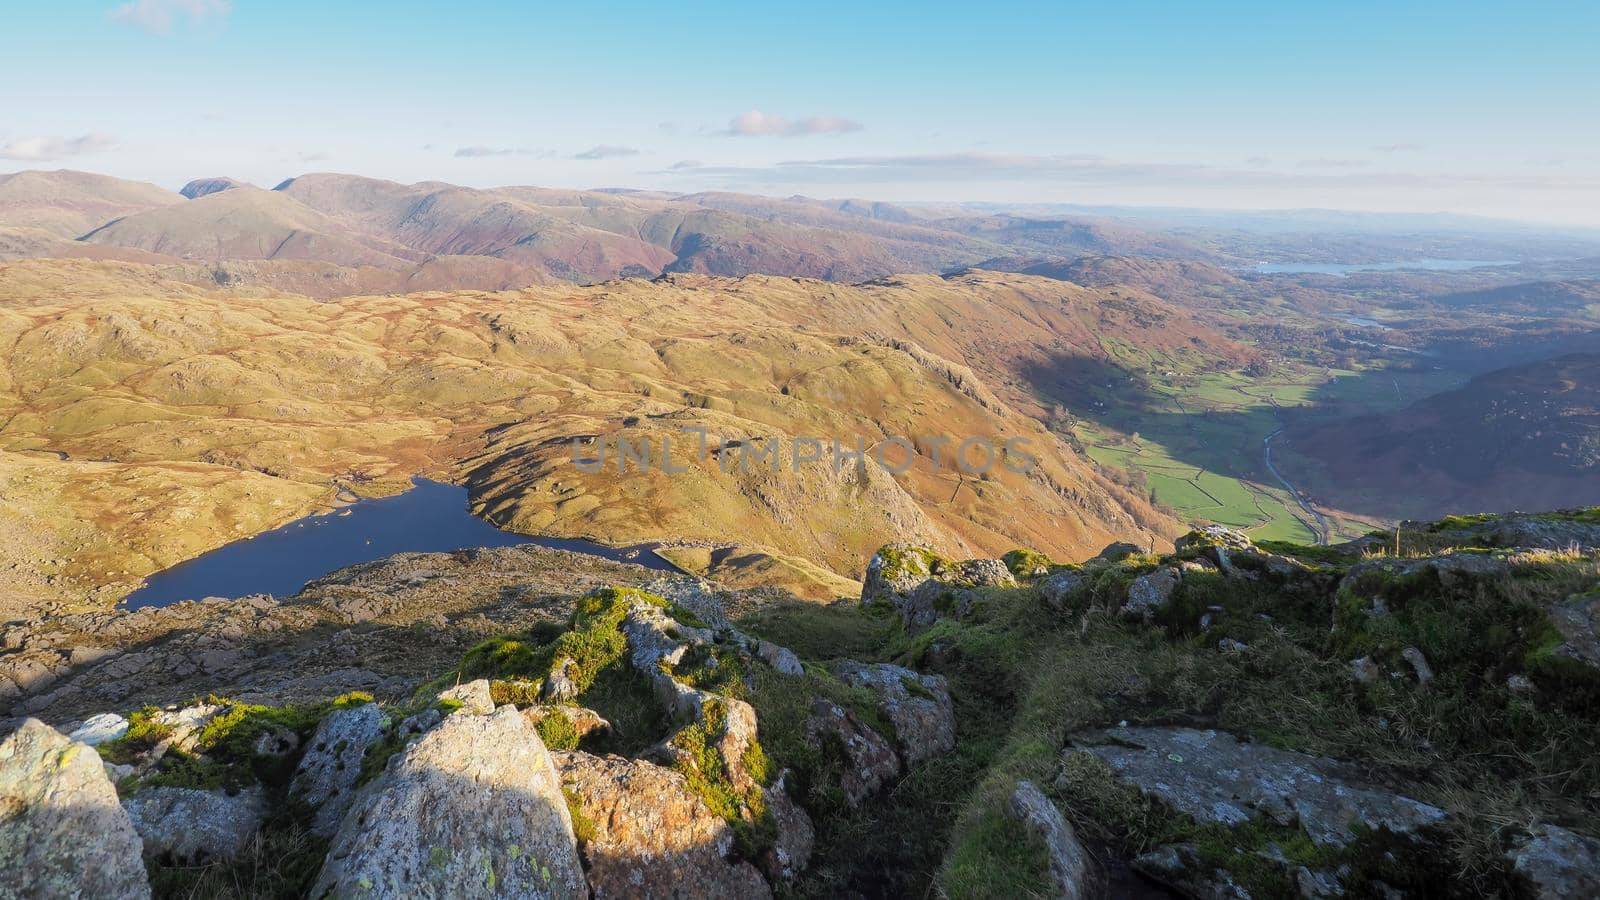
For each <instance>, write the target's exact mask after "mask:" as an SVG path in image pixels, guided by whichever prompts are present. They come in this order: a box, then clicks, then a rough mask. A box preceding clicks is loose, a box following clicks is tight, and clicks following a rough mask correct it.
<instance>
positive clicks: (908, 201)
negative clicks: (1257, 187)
mask: <svg viewBox="0 0 1600 900" xmlns="http://www.w3.org/2000/svg"><path fill="white" fill-rule="evenodd" d="M27 172H45V173H49V172H71V173H80V174H85V175H95V176H100V177H105V178H116V179H120V180H123V181H131V182H142V183H144V184H148V185H152V186H155V187H158V188H161V189H163V190H169V191H171V192H173V193H179V192H181V191H182V190H183V188H184V187H186V186H187V185H189V184H191V183H194V182H197V181H205V180H208V179H224V178H225V179H230V180H233V181H237V182H239V183H241V184H246V185H249V186H250V187H254V188H259V189H261V190H266V191H275V190H277V189H278V188H279V187H281V186H283V185H285V184H286V183H288V182H291V181H293V180H295V179H297V178H304V177H307V176H311V175H333V176H338V177H348V178H364V179H370V180H374V181H387V182H391V183H394V184H401V185H407V186H409V185H416V184H448V185H451V186H454V187H463V188H469V189H472V190H482V191H492V190H496V189H502V188H518V187H531V188H540V189H545V190H569V191H576V192H579V193H612V194H621V193H648V194H663V195H667V196H674V197H681V196H691V195H694V194H701V193H731V194H743V195H747V196H753V197H762V198H766V199H772V200H787V199H791V198H801V199H805V200H812V201H816V202H823V203H826V202H844V201H847V200H858V201H869V202H875V203H890V204H895V205H899V206H908V207H919V206H923V207H926V206H956V207H961V208H965V209H972V210H974V211H977V210H979V209H982V208H984V207H993V208H994V209H995V210H1015V211H1028V210H1032V211H1034V214H1036V215H1041V216H1085V217H1090V218H1095V217H1100V218H1118V217H1121V216H1127V217H1139V216H1144V215H1148V216H1151V217H1157V216H1160V215H1161V214H1163V213H1175V214H1211V215H1217V216H1230V215H1236V216H1250V215H1284V216H1289V215H1302V216H1310V215H1335V216H1362V217H1373V218H1380V219H1406V218H1421V219H1438V220H1442V221H1441V222H1439V223H1437V224H1438V225H1439V226H1440V227H1445V226H1447V225H1448V224H1449V223H1450V220H1455V221H1456V222H1457V223H1459V224H1460V225H1466V224H1468V223H1476V224H1481V225H1482V226H1484V227H1492V226H1495V225H1502V226H1515V227H1518V228H1535V229H1549V230H1551V233H1557V234H1577V235H1583V236H1591V237H1600V219H1597V220H1596V221H1595V222H1593V223H1588V222H1568V221H1551V220H1544V219H1532V218H1522V217H1516V216H1507V215H1489V214H1480V213H1464V212H1453V211H1450V210H1438V209H1436V210H1425V209H1405V210H1398V209H1396V210H1385V209H1364V208H1358V207H1329V206H1216V205H1212V206H1203V205H1196V206H1184V205H1175V204H1166V203H1119V202H1114V201H1113V202H1096V203H1088V202H1074V201H1070V200H1017V201H1007V200H997V199H993V198H985V197H968V198H964V199H930V198H926V197H885V196H878V195H874V194H864V193H856V194H832V195H829V194H818V193H804V192H799V191H790V192H787V193H785V192H779V191H771V192H766V191H761V190H755V189H746V190H735V189H732V188H722V187H713V188H701V189H695V190H683V189H673V188H658V187H643V186H637V185H625V184H601V185H596V186H589V187H576V186H568V185H559V184H548V183H539V182H538V181H535V180H524V181H500V182H494V183H488V184H471V183H465V182H462V181H451V180H448V179H445V178H439V177H432V178H430V177H423V178H418V179H415V180H403V179H397V178H387V177H384V176H381V175H369V174H366V173H362V172H350V171H339V170H334V169H312V170H307V171H303V172H299V173H297V174H294V175H287V176H284V177H281V178H276V179H264V180H262V181H254V180H251V179H248V178H240V177H236V176H234V175H229V174H225V173H214V174H211V175H196V176H194V177H192V178H186V179H182V180H169V179H158V178H142V177H139V176H129V175H120V174H116V173H114V172H105V171H96V170H94V169H89V168H81V167H75V166H55V167H46V166H40V167H34V168H21V169H14V170H11V171H0V178H3V177H6V176H10V175H21V174H24V173H27ZM1051 209H1054V210H1057V211H1049V210H1051ZM1060 210H1066V211H1060Z"/></svg>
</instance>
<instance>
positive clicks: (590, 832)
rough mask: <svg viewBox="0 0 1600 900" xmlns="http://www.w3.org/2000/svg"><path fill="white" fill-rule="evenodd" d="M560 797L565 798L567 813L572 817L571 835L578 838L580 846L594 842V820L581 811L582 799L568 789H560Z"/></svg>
mask: <svg viewBox="0 0 1600 900" xmlns="http://www.w3.org/2000/svg"><path fill="white" fill-rule="evenodd" d="M561 796H562V797H564V798H566V801H567V812H568V813H569V814H570V815H571V816H572V833H573V835H574V836H576V837H577V838H578V843H579V844H580V845H583V844H588V843H589V842H590V841H593V840H594V837H595V825H594V820H593V819H591V818H589V816H588V814H587V813H585V812H584V811H583V798H581V797H579V796H578V794H577V792H576V791H574V790H572V789H571V788H569V787H562V788H561Z"/></svg>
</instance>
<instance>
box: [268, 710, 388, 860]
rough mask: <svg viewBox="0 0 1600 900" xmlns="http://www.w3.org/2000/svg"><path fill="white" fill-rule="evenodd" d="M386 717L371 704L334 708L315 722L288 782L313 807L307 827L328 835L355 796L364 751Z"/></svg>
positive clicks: (375, 738) (380, 733)
mask: <svg viewBox="0 0 1600 900" xmlns="http://www.w3.org/2000/svg"><path fill="white" fill-rule="evenodd" d="M388 725H389V719H388V717H387V716H385V715H384V714H383V710H381V709H379V708H378V705H377V704H375V703H363V704H361V705H359V706H353V707H350V708H348V709H336V710H334V711H333V712H331V713H329V714H328V715H327V717H326V718H324V719H323V720H322V721H321V722H320V723H318V725H317V730H316V731H315V732H314V733H313V734H312V735H311V740H310V742H309V743H308V744H307V745H306V752H305V755H304V756H302V757H300V766H299V768H297V769H296V770H295V775H294V781H292V782H291V783H290V787H289V791H290V794H291V795H292V796H294V797H296V798H298V799H300V800H303V801H305V802H306V803H307V804H310V805H311V806H313V807H316V810H317V812H316V816H315V817H314V818H313V820H312V825H311V830H312V831H314V832H316V833H317V834H319V835H322V836H323V837H328V836H330V835H332V834H333V833H334V832H335V831H337V830H338V828H339V823H340V821H342V820H343V819H344V815H345V811H346V810H348V809H349V808H350V804H351V802H352V801H353V800H354V794H355V787H356V782H357V781H358V780H360V778H361V763H362V760H363V759H365V757H366V754H367V749H368V748H370V747H371V746H372V745H373V744H375V743H377V742H378V741H379V740H380V739H381V738H382V737H383V732H384V729H385V728H387V727H388Z"/></svg>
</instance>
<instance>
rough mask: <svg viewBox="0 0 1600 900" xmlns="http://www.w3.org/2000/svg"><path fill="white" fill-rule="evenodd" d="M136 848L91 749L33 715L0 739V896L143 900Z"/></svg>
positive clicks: (130, 829) (141, 869)
mask: <svg viewBox="0 0 1600 900" xmlns="http://www.w3.org/2000/svg"><path fill="white" fill-rule="evenodd" d="M142 849H143V847H142V844H141V842H140V840H139V835H138V833H136V832H135V831H134V830H133V823H131V822H129V821H128V814H127V813H126V812H124V811H123V809H122V805H121V804H119V803H118V802H117V790H116V788H114V787H112V785H111V782H110V781H109V780H108V779H107V778H106V770H105V767H104V766H103V765H101V763H100V756H99V754H97V753H96V752H95V751H94V749H93V748H92V747H90V746H88V745H87V744H81V743H74V742H72V741H70V740H68V739H67V738H66V737H65V736H64V735H62V734H61V733H60V732H58V731H56V730H55V729H53V728H51V727H50V726H49V725H46V724H44V723H43V722H40V721H38V720H37V719H28V720H27V721H25V722H23V723H22V725H21V727H19V728H18V729H17V730H16V731H14V732H12V733H11V735H10V736H9V737H7V738H6V739H5V740H4V741H0V896H6V895H9V896H17V897H40V898H45V897H52V898H53V897H68V898H80V897H81V898H86V900H87V898H94V900H101V898H108V900H130V898H147V897H149V896H150V885H149V883H148V881H147V880H146V876H145V868H144V860H143V858H142ZM12 892H15V893H12Z"/></svg>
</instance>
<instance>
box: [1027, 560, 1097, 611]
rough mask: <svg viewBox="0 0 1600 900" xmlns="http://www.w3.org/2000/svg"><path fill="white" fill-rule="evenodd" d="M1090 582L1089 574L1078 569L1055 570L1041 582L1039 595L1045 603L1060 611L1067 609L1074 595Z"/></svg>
mask: <svg viewBox="0 0 1600 900" xmlns="http://www.w3.org/2000/svg"><path fill="white" fill-rule="evenodd" d="M1088 583H1089V576H1088V575H1087V574H1086V573H1084V572H1083V571H1081V570H1078V569H1067V570H1065V571H1061V572H1054V573H1052V574H1051V575H1050V576H1049V577H1048V578H1046V579H1044V580H1043V581H1041V582H1039V597H1040V598H1041V599H1043V600H1044V602H1045V605H1047V606H1049V607H1050V608H1051V609H1053V610H1056V611H1058V612H1059V611H1060V610H1063V609H1066V608H1067V604H1068V602H1069V600H1070V599H1071V597H1072V595H1073V594H1075V593H1077V591H1078V589H1079V588H1081V587H1083V586H1084V585H1086V584H1088Z"/></svg>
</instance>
